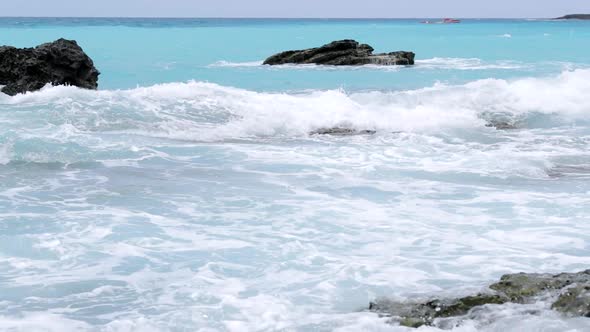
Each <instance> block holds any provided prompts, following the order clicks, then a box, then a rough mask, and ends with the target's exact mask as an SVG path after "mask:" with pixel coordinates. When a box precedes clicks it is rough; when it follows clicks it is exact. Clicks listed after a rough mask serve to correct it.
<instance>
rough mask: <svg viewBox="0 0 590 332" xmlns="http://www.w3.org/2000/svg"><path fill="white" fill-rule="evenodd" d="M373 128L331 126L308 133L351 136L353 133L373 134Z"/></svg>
mask: <svg viewBox="0 0 590 332" xmlns="http://www.w3.org/2000/svg"><path fill="white" fill-rule="evenodd" d="M375 133H376V131H375V130H356V129H351V128H342V127H333V128H320V129H317V130H314V131H312V132H310V133H309V134H310V135H334V136H353V135H373V134H375Z"/></svg>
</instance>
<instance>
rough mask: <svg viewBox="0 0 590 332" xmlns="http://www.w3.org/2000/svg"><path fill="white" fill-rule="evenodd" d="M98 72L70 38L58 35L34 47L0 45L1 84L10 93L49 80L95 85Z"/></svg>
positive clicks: (60, 82)
mask: <svg viewBox="0 0 590 332" xmlns="http://www.w3.org/2000/svg"><path fill="white" fill-rule="evenodd" d="M98 75H100V73H99V72H98V70H96V68H95V67H94V63H93V62H92V60H91V59H90V58H89V57H88V55H86V53H84V51H83V50H82V48H81V47H80V46H78V44H77V43H76V42H75V41H73V40H66V39H58V40H56V41H54V42H51V43H47V44H42V45H39V46H37V47H35V48H15V47H11V46H1V47H0V85H5V86H4V88H2V92H4V93H6V94H8V95H11V96H13V95H16V94H18V93H24V92H27V91H35V90H39V89H41V88H42V87H44V86H45V85H46V84H48V83H51V84H53V85H74V86H77V87H80V88H85V89H96V88H97V87H98Z"/></svg>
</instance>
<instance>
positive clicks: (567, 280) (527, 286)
mask: <svg viewBox="0 0 590 332" xmlns="http://www.w3.org/2000/svg"><path fill="white" fill-rule="evenodd" d="M490 289H491V290H492V291H494V293H491V294H478V295H475V296H467V297H463V298H459V299H434V300H430V301H427V302H418V303H416V302H414V303H412V302H407V303H400V302H394V301H389V300H380V301H378V302H375V303H371V305H370V306H369V310H371V311H374V312H377V313H381V314H386V315H388V316H392V317H393V318H394V319H395V321H397V322H398V323H399V324H400V325H403V326H408V327H420V326H423V325H435V320H436V319H444V318H449V317H460V316H465V315H467V314H468V313H470V312H472V310H474V309H476V308H480V307H483V306H486V305H498V304H504V303H508V302H512V303H520V304H524V303H530V302H533V301H535V300H536V299H538V298H539V297H544V298H553V299H557V300H556V301H555V302H554V303H553V304H552V306H551V308H552V309H553V310H556V311H559V312H562V313H564V314H566V315H569V316H583V317H590V270H587V271H583V272H579V273H561V274H556V275H551V274H534V273H533V274H526V273H518V274H509V275H505V276H503V277H502V278H501V279H500V281H499V282H497V283H495V284H492V285H491V286H490Z"/></svg>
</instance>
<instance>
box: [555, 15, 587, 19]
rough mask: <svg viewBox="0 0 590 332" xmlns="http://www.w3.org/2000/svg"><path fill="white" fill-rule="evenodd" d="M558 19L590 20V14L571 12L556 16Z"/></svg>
mask: <svg viewBox="0 0 590 332" xmlns="http://www.w3.org/2000/svg"><path fill="white" fill-rule="evenodd" d="M556 20H590V14H571V15H565V16H562V17H558V18H556Z"/></svg>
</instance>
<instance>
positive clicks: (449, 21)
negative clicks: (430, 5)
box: [420, 18, 461, 24]
mask: <svg viewBox="0 0 590 332" xmlns="http://www.w3.org/2000/svg"><path fill="white" fill-rule="evenodd" d="M420 23H422V24H453V23H461V20H457V19H454V18H445V19H443V20H442V21H437V22H432V21H422V22H420Z"/></svg>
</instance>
